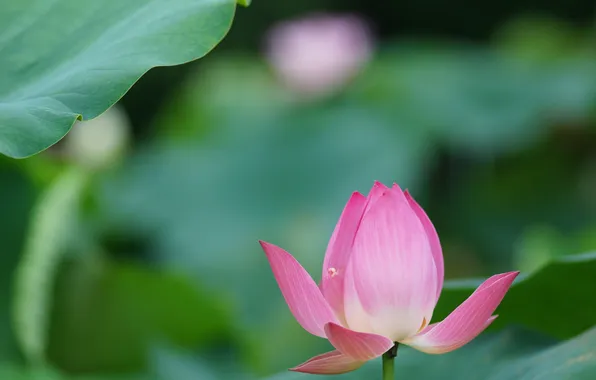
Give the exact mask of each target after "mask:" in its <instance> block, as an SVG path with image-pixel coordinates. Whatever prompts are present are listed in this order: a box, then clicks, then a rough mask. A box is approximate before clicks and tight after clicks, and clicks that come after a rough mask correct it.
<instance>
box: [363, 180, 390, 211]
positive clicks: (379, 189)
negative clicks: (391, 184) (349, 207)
mask: <svg viewBox="0 0 596 380" xmlns="http://www.w3.org/2000/svg"><path fill="white" fill-rule="evenodd" d="M386 190H387V186H385V185H383V184H382V183H381V182H379V181H375V183H374V184H373V187H372V189H370V191H369V192H368V196H367V197H366V207H365V209H364V213H365V214H366V212H367V211H368V210H370V209H371V207H372V206H373V205H374V204H375V203H376V202H377V200H379V198H381V196H382V195H383V193H384V192H385V191H386Z"/></svg>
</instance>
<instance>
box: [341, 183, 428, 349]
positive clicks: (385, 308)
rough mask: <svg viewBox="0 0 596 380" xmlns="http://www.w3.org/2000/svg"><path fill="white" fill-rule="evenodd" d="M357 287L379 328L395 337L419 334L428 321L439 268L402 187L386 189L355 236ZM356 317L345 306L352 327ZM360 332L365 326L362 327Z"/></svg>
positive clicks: (348, 296)
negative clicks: (424, 323)
mask: <svg viewBox="0 0 596 380" xmlns="http://www.w3.org/2000/svg"><path fill="white" fill-rule="evenodd" d="M350 261H351V263H352V264H353V267H352V270H353V277H354V285H355V286H354V288H355V290H356V294H353V293H354V292H348V290H346V293H345V297H346V301H345V302H349V301H350V299H353V298H355V297H357V298H358V299H359V300H360V302H361V303H362V307H363V308H364V310H365V312H366V314H368V315H370V316H371V320H370V324H371V326H372V328H373V330H372V331H371V332H375V333H378V334H381V335H384V336H387V337H390V338H391V339H393V340H396V341H398V340H401V339H405V338H406V337H408V336H411V335H413V334H415V333H416V332H417V331H418V330H419V329H420V326H421V325H422V324H423V321H424V320H425V319H426V321H428V320H430V318H431V316H432V311H433V309H434V306H435V301H436V290H437V279H436V275H437V270H436V267H435V263H434V260H433V256H432V253H431V248H430V244H429V241H428V238H427V236H426V232H425V229H424V227H423V225H422V223H421V222H420V220H419V218H418V216H417V215H416V214H415V213H414V211H413V210H412V208H411V207H410V205H409V203H408V201H407V200H406V198H405V196H404V194H403V193H402V192H401V190H400V189H399V188H396V189H388V190H386V191H385V192H384V193H383V195H382V196H381V197H380V198H379V199H378V200H377V201H376V202H375V203H374V205H373V206H372V207H371V209H370V210H369V211H368V212H367V213H366V214H365V215H364V217H363V220H362V222H361V224H360V228H359V229H358V232H357V234H356V239H355V240H354V246H353V248H352V255H351V257H350ZM353 320H354V318H353V316H352V315H351V313H349V312H348V310H347V309H346V321H347V323H348V326H350V328H353V329H356V330H360V328H358V327H356V326H354V325H353ZM360 331H361V330H360Z"/></svg>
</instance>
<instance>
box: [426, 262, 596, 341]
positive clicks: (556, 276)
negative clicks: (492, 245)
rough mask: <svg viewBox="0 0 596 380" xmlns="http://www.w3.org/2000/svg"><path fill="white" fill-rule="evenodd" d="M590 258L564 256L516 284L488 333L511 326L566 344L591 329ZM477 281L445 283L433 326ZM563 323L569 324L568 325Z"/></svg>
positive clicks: (594, 284)
mask: <svg viewBox="0 0 596 380" xmlns="http://www.w3.org/2000/svg"><path fill="white" fill-rule="evenodd" d="M594 273H596V253H587V254H582V255H570V256H565V257H562V258H559V259H558V260H556V261H553V262H551V263H550V264H548V265H546V266H544V267H542V268H541V269H540V270H538V271H537V272H535V273H531V274H526V275H525V276H524V277H522V278H521V279H520V280H518V281H516V282H515V283H514V285H513V287H512V288H511V290H509V292H508V293H507V295H506V296H505V299H504V300H503V302H502V303H501V305H500V306H499V308H498V310H497V313H498V314H499V318H497V320H496V321H495V322H494V323H493V324H492V326H491V329H495V328H496V329H498V328H503V327H504V326H507V325H510V324H515V325H521V326H524V327H527V328H531V329H533V330H536V331H540V332H542V333H544V334H546V335H550V336H553V337H557V338H561V339H566V338H570V337H573V336H576V335H577V334H579V333H581V332H583V331H585V330H587V329H589V328H590V327H592V326H594V325H595V324H596V304H595V303H594V302H587V301H586V300H589V299H591V298H592V297H593V290H594V289H596V276H594ZM479 283H480V281H471V280H467V281H449V282H446V287H445V288H444V289H443V292H442V293H441V298H440V299H439V304H438V305H437V308H436V309H435V313H434V314H433V320H435V321H440V320H442V319H443V318H445V317H446V316H447V315H448V314H449V313H450V312H451V311H453V310H454V309H455V308H456V307H457V306H458V305H459V304H460V303H462V302H463V301H464V300H465V299H466V298H467V297H468V296H469V295H470V294H471V293H472V292H473V291H474V290H475V289H476V286H477V285H479ZM569 321H573V322H572V323H570V322H569Z"/></svg>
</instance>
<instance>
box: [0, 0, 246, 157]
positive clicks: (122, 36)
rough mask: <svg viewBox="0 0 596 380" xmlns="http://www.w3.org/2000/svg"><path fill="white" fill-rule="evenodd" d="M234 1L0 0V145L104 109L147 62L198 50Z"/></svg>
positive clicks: (60, 132)
mask: <svg viewBox="0 0 596 380" xmlns="http://www.w3.org/2000/svg"><path fill="white" fill-rule="evenodd" d="M234 8H235V1H234V0H199V1H196V0H175V1H168V2H147V1H144V0H130V1H128V0H127V1H118V0H109V1H101V2H91V3H87V2H85V3H84V2H81V1H78V0H59V1H52V2H46V1H43V0H26V1H25V0H24V1H18V2H9V3H7V4H5V6H4V7H3V11H2V14H1V15H0V25H2V26H3V27H2V32H1V33H0V49H1V50H2V56H1V58H0V67H1V68H2V69H3V72H4V75H2V81H1V82H0V89H1V90H0V152H2V153H4V154H6V155H9V156H12V157H25V156H29V155H32V154H35V153H37V152H39V151H41V150H43V149H45V148H47V147H48V146H50V145H52V144H54V143H55V142H56V141H58V140H60V139H61V138H62V137H63V136H64V135H65V134H66V133H67V132H68V130H69V129H70V128H71V126H72V125H73V123H74V122H75V120H76V119H77V118H83V119H92V118H94V117H96V116H98V115H99V114H101V113H102V112H104V111H105V110H106V109H108V108H109V107H110V106H111V105H112V104H114V103H115V102H116V101H117V100H118V99H119V98H120V97H122V96H123V95H124V93H126V91H127V90H128V89H129V88H130V87H131V86H132V84H133V83H134V82H135V81H136V80H137V79H138V78H139V77H140V76H141V75H142V74H144V73H145V72H146V71H147V70H149V69H150V68H152V67H155V66H168V65H176V64H181V63H184V62H188V61H190V60H194V59H197V58H200V57H202V56H203V55H205V54H206V53H207V52H208V51H210V50H211V49H213V47H214V46H215V45H216V44H217V43H218V42H219V41H220V40H221V39H222V38H223V36H224V35H225V34H226V32H227V31H228V29H229V28H230V24H231V22H232V18H233V15H234ZM24 46H25V47H27V49H25V50H23V47H24Z"/></svg>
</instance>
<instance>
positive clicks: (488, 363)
mask: <svg viewBox="0 0 596 380" xmlns="http://www.w3.org/2000/svg"><path fill="white" fill-rule="evenodd" d="M594 347H596V329H592V330H590V331H588V332H586V333H584V334H583V335H581V336H579V337H576V338H574V339H572V340H569V341H567V342H562V343H559V344H552V343H549V342H548V341H547V340H545V339H544V338H542V337H540V336H538V335H536V334H531V333H527V332H521V331H519V330H516V329H509V330H506V331H503V332H500V333H499V334H494V335H491V334H487V335H483V336H481V337H479V338H476V339H475V340H474V341H473V342H472V343H470V344H468V345H466V346H464V347H463V348H460V349H458V350H456V351H454V352H452V353H448V354H445V355H426V354H423V353H421V352H417V351H414V350H411V349H409V348H407V347H400V349H399V352H398V356H397V358H396V359H395V360H396V363H395V372H396V378H397V379H420V380H423V379H429V380H431V379H432V380H441V379H445V380H448V379H461V380H467V379H470V380H477V379H487V380H489V379H495V380H496V379H511V380H524V379H527V380H529V379H536V380H538V379H540V380H559V379H574V380H581V379H585V380H588V379H593V378H594V375H596V350H595V348H594ZM380 375H381V361H380V359H377V360H374V361H372V362H369V363H367V364H366V365H365V366H364V367H363V368H361V369H358V370H356V371H354V372H350V373H348V374H345V375H333V376H317V378H318V379H345V380H348V379H354V380H355V379H364V378H366V379H374V378H379V377H380ZM311 377H312V375H306V374H300V373H285V374H280V375H276V376H273V377H270V378H269V380H295V379H309V378H311Z"/></svg>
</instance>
